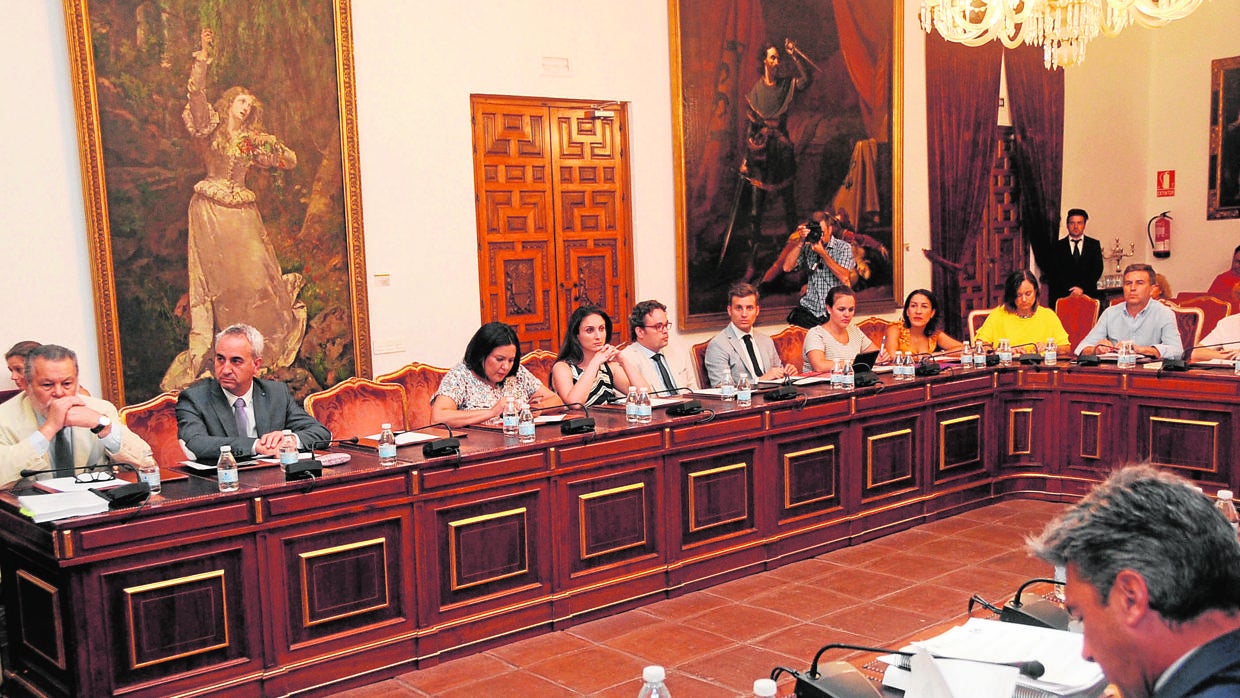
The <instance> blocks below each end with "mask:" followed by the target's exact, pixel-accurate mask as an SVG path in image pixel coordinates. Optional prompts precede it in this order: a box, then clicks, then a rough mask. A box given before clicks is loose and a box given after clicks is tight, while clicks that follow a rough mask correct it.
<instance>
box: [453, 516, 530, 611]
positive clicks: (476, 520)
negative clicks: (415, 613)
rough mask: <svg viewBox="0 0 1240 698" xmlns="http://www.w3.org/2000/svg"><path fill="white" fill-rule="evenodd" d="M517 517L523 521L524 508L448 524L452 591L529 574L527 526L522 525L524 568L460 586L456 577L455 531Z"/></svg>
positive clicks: (472, 517)
mask: <svg viewBox="0 0 1240 698" xmlns="http://www.w3.org/2000/svg"><path fill="white" fill-rule="evenodd" d="M518 515H519V516H521V517H522V519H524V518H525V516H526V507H517V508H516V509H508V510H506V511H497V512H495V513H493V514H480V515H478V516H471V517H469V518H468V519H461V520H460V521H449V522H448V567H449V568H450V571H451V573H452V582H451V585H452V591H460V590H462V589H469V588H471V587H476V586H480V585H482V584H491V583H493V582H498V581H500V580H503V579H509V578H511V577H519V576H520V575H523V574H525V573H527V572H529V570H530V536H529V526H524V524H523V526H524V528H523V531H524V534H525V535H524V536H523V537H522V543H523V545H524V546H525V555H524V558H525V566H524V567H522V568H521V569H518V570H514V571H512V572H509V573H508V574H501V575H499V576H498V577H490V578H487V579H480V580H478V581H476V582H470V583H468V584H461V583H460V579H459V578H458V576H457V569H458V567H457V549H456V529H457V528H459V527H465V526H472V525H474V524H478V523H482V522H484V521H493V520H495V519H502V518H507V517H510V516H518Z"/></svg>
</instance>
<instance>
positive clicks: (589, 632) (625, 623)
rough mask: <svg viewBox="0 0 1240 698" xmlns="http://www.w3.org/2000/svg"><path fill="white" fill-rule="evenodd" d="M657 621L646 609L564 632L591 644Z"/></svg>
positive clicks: (584, 624) (594, 621)
mask: <svg viewBox="0 0 1240 698" xmlns="http://www.w3.org/2000/svg"><path fill="white" fill-rule="evenodd" d="M655 621H656V618H655V617H654V616H652V615H650V614H649V613H646V610H645V609H644V608H639V609H637V610H634V611H628V612H626V613H618V614H616V615H614V616H607V617H606V618H599V619H598V620H592V621H590V622H589V623H582V624H581V625H574V626H573V627H571V628H569V629H568V630H565V631H564V632H566V633H570V634H572V635H576V636H577V637H581V638H585V639H587V640H590V641H591V642H604V641H606V640H610V639H611V638H613V637H619V636H621V635H623V634H625V633H627V632H630V631H633V630H636V629H638V628H640V627H642V626H643V625H647V624H649V623H653V622H655Z"/></svg>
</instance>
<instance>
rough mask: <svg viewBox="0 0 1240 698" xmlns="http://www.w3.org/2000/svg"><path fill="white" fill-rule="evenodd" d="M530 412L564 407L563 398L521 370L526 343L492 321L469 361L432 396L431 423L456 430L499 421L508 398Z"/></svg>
mask: <svg viewBox="0 0 1240 698" xmlns="http://www.w3.org/2000/svg"><path fill="white" fill-rule="evenodd" d="M510 396H511V397H512V398H514V400H515V401H516V402H517V403H518V404H520V403H522V402H527V403H529V405H530V406H531V407H547V406H550V405H558V404H560V398H559V397H557V396H556V394H555V393H553V392H551V389H550V388H548V387H547V386H545V385H543V384H542V381H540V380H538V378H536V377H534V374H532V373H530V372H529V370H528V369H526V368H525V367H524V366H522V365H521V340H520V339H518V338H517V331H516V330H514V329H512V327H510V326H508V325H505V324H504V323H502V322H488V323H487V324H485V325H483V326H482V327H480V328H478V331H477V332H475V333H474V336H473V338H471V339H470V340H469V345H468V346H467V347H465V359H464V360H463V361H462V362H461V363H459V364H457V365H456V366H453V367H452V369H451V370H450V371H448V374H447V375H445V376H444V377H443V381H442V382H441V383H440V384H439V390H437V391H436V392H435V394H434V395H433V396H431V421H432V422H443V423H444V424H447V425H448V426H452V427H463V426H467V425H470V424H479V423H481V422H486V421H488V420H492V419H495V418H497V417H499V416H500V415H501V414H502V413H503V411H504V403H505V402H506V398H508V397H510Z"/></svg>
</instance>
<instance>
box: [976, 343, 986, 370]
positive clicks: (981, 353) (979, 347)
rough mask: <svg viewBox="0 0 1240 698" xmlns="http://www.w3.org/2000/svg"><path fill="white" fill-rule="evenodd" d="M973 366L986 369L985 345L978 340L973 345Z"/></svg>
mask: <svg viewBox="0 0 1240 698" xmlns="http://www.w3.org/2000/svg"><path fill="white" fill-rule="evenodd" d="M973 365H974V366H976V367H977V368H986V345H985V344H984V343H983V342H982V340H980V339H979V340H977V341H976V342H974V343H973Z"/></svg>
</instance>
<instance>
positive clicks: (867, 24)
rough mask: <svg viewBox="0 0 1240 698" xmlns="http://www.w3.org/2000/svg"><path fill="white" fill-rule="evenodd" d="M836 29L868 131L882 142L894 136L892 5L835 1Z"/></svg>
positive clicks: (871, 0)
mask: <svg viewBox="0 0 1240 698" xmlns="http://www.w3.org/2000/svg"><path fill="white" fill-rule="evenodd" d="M832 7H833V8H834V9H835V27H836V31H837V32H838V34H839V37H840V52H841V53H843V54H844V64H845V65H846V66H847V67H848V77H849V78H851V79H852V83H853V86H854V87H856V88H857V94H858V95H859V96H860V97H861V118H862V120H863V121H864V122H865V129H866V132H867V133H869V134H870V137H871V138H873V139H875V140H877V141H878V142H879V143H886V142H887V141H888V140H890V136H891V73H892V70H891V31H892V23H893V21H894V20H893V17H892V14H891V13H892V11H893V8H894V5H893V4H892V3H890V2H885V3H884V2H877V3H876V2H874V0H835V2H834V3H832Z"/></svg>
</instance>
